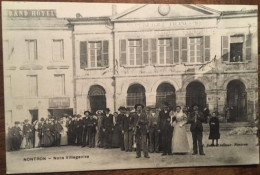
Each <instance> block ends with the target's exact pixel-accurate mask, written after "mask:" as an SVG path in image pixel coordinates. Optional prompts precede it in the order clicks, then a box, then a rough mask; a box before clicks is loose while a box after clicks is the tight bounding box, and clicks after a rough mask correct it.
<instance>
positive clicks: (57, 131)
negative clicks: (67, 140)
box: [53, 119, 63, 146]
mask: <svg viewBox="0 0 260 175" xmlns="http://www.w3.org/2000/svg"><path fill="white" fill-rule="evenodd" d="M62 129H63V128H62V126H61V124H60V123H59V121H58V120H57V119H56V120H54V125H53V134H54V143H53V144H54V146H60V139H61V131H62Z"/></svg>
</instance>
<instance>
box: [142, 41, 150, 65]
mask: <svg viewBox="0 0 260 175" xmlns="http://www.w3.org/2000/svg"><path fill="white" fill-rule="evenodd" d="M148 63H149V40H148V39H143V64H145V65H147V64H148Z"/></svg>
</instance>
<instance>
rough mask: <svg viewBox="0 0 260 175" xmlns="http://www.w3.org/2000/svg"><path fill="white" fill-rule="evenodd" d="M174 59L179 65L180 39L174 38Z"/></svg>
mask: <svg viewBox="0 0 260 175" xmlns="http://www.w3.org/2000/svg"><path fill="white" fill-rule="evenodd" d="M173 57H174V63H179V60H180V38H179V37H175V38H173Z"/></svg>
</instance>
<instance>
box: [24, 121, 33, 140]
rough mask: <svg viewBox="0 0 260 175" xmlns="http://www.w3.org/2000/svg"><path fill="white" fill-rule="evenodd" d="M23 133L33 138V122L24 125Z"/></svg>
mask: <svg viewBox="0 0 260 175" xmlns="http://www.w3.org/2000/svg"><path fill="white" fill-rule="evenodd" d="M23 134H24V135H25V137H27V138H33V126H32V125H31V124H25V125H23Z"/></svg>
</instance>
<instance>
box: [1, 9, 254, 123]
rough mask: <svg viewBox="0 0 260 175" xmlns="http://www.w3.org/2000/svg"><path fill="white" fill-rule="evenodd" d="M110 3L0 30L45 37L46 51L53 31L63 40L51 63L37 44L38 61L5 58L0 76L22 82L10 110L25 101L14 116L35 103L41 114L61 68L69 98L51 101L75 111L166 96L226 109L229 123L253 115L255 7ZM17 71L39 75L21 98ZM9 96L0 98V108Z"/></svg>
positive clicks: (155, 100)
mask: <svg viewBox="0 0 260 175" xmlns="http://www.w3.org/2000/svg"><path fill="white" fill-rule="evenodd" d="M113 9H114V11H113V14H112V15H111V16H104V17H81V16H80V15H79V16H78V17H77V18H68V19H57V18H55V19H52V20H49V19H48V20H43V19H40V20H35V22H37V23H39V25H34V27H31V26H30V25H32V24H33V23H32V20H28V19H26V20H25V21H28V22H27V23H26V24H28V26H24V25H22V23H17V22H15V23H13V24H15V26H14V27H12V26H11V28H10V27H9V28H7V31H6V33H5V35H4V36H6V37H7V38H8V37H10V38H12V36H18V33H21V34H19V36H21V39H20V40H21V41H20V42H23V43H24V41H25V40H26V39H27V38H34V39H35V38H36V39H37V38H38V37H40V38H44V41H43V43H42V45H45V46H44V48H45V49H47V48H49V49H51V47H50V46H51V43H50V42H51V41H53V39H55V38H57V37H58V38H60V39H63V41H64V61H63V62H62V63H60V62H59V63H56V62H53V61H52V59H51V53H52V51H51V50H49V51H48V50H47V51H46V52H45V50H44V53H45V54H46V55H44V56H42V59H40V58H39V59H38V60H39V61H40V60H42V61H41V62H40V64H39V65H38V64H36V65H35V64H29V65H28V64H25V65H24V63H23V62H21V63H19V62H12V63H11V64H10V65H11V66H8V62H7V61H5V62H4V64H5V77H8V76H10V75H12V74H15V75H16V77H17V78H18V77H19V78H20V81H19V80H15V79H13V78H12V81H17V82H19V83H16V84H15V85H18V84H20V85H21V86H19V87H18V86H17V87H12V91H13V92H15V93H17V95H14V96H13V98H12V100H11V101H12V103H13V104H12V105H10V106H12V107H13V108H14V109H15V110H16V111H17V114H14V115H20V112H19V111H18V110H17V106H18V103H17V104H16V101H19V98H21V99H22V100H20V102H22V103H23V104H24V106H27V105H29V104H32V107H23V109H24V111H27V112H24V113H22V114H21V115H25V114H26V113H28V109H30V108H33V109H37V108H39V109H42V110H39V113H41V111H45V112H42V113H41V114H40V115H44V116H47V114H48V109H49V106H48V105H50V104H49V103H50V101H49V98H53V97H56V96H55V95H52V93H51V92H49V91H52V89H53V88H52V85H51V84H52V83H51V82H50V80H51V77H53V75H54V74H65V77H66V81H65V83H66V84H65V88H66V89H68V92H67V91H66V95H64V97H68V98H69V101H70V103H69V106H68V105H66V102H65V101H66V99H62V98H61V99H57V100H56V101H57V103H59V104H60V105H61V106H60V105H58V106H57V107H58V108H63V106H64V108H65V106H66V109H67V108H70V109H73V113H75V114H78V113H79V114H83V112H84V111H85V110H91V111H96V110H97V109H102V108H105V107H108V108H110V109H111V111H116V110H117V109H118V107H119V106H129V107H131V106H134V104H136V103H142V104H144V105H146V106H150V105H156V106H158V107H160V106H161V104H162V103H163V102H168V103H169V104H170V106H172V107H173V108H174V107H175V106H176V105H181V106H192V105H194V104H197V105H199V106H200V108H201V109H202V108H204V107H205V106H206V105H207V104H208V105H209V109H210V110H211V111H213V110H217V111H218V112H220V113H221V115H224V114H225V113H226V110H225V109H226V108H227V107H229V108H230V109H232V114H233V117H231V118H232V119H231V120H230V121H248V120H251V119H253V118H255V117H256V114H257V108H258V73H257V70H258V68H257V65H258V64H257V63H258V55H257V53H258V50H257V49H258V48H257V43H258V42H257V38H258V36H257V10H250V11H229V12H219V11H217V10H214V9H210V8H208V7H205V6H202V5H166V4H165V5H158V4H149V5H147V4H146V5H137V6H135V7H134V8H132V9H129V10H127V11H125V12H123V13H121V14H117V13H116V8H115V7H114V8H113ZM16 20H17V21H18V22H19V20H18V19H16ZM23 21H24V20H23ZM55 21H56V22H55ZM61 21H62V22H61ZM45 25H47V26H48V27H46V26H45ZM7 26H8V25H7ZM24 28H26V29H25V30H24ZM35 29H36V30H35ZM16 32H17V33H16ZM45 32H46V33H45ZM61 36H62V38H61ZM24 37H25V38H24ZM5 40H6V39H4V41H5ZM39 40H40V39H39ZM37 41H38V40H37ZM40 43H41V42H40V41H39V46H38V45H37V47H40V45H41V44H40ZM17 44H19V42H18V41H17ZM21 45H22V44H21ZM14 46H15V45H14ZM17 47H20V46H17ZM18 50H20V52H21V53H20V54H18V53H16V54H13V57H17V59H18V57H19V56H20V55H22V54H23V53H22V52H23V51H22V49H21V48H20V49H18ZM39 52H40V50H39ZM15 55H16V56H15ZM18 55H19V56H18ZM38 55H39V57H40V55H41V53H39V54H38ZM19 58H25V59H26V58H27V57H26V56H23V57H19ZM30 65H33V66H36V68H35V67H32V66H30ZM26 66H27V67H26ZM14 67H15V68H14ZM23 67H25V68H24V69H23ZM38 69H39V70H40V71H39V70H38ZM22 74H24V76H23V77H25V76H26V75H27V74H28V75H29V74H33V75H36V74H37V75H38V74H39V77H40V74H43V75H44V77H43V79H45V81H39V83H42V85H40V84H39V85H38V87H39V88H40V87H41V88H42V91H41V92H39V94H41V93H42V96H40V95H39V96H37V98H36V99H30V98H29V99H28V98H27V96H26V95H18V93H20V91H19V90H18V89H20V88H23V87H26V86H24V85H22V83H24V81H21V80H22V79H21V78H22V77H21V75H22ZM8 81H9V80H8V79H6V81H5V84H8V83H7V82H8ZM14 88H18V89H16V90H15V89H14ZM23 92H24V91H23ZM18 96H19V98H18ZM41 98H43V99H44V100H41ZM24 99H25V100H24ZM35 100H36V101H35ZM9 102H10V101H9V100H7V98H6V110H9V107H8V106H9V105H8V103H9ZM63 102H64V104H65V105H63V106H62V104H63ZM18 108H19V107H18ZM27 108H28V109H27ZM10 109H11V107H10ZM20 111H21V110H20ZM46 111H47V113H46ZM44 116H43V117H44Z"/></svg>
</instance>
